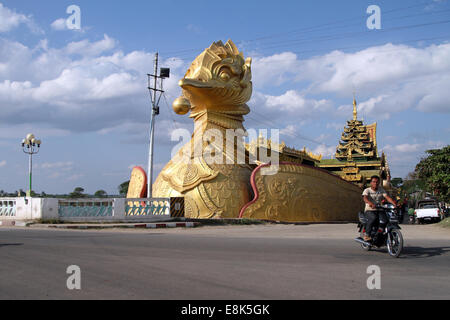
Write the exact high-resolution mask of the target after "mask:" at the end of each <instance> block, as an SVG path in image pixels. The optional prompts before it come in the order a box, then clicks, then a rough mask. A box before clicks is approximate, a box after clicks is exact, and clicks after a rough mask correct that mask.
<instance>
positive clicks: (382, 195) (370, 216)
mask: <svg viewBox="0 0 450 320" xmlns="http://www.w3.org/2000/svg"><path fill="white" fill-rule="evenodd" d="M380 182H381V179H380V177H378V176H373V177H372V178H371V179H370V188H367V189H366V190H364V192H363V197H364V202H365V203H366V208H365V211H364V214H365V216H366V218H367V224H366V232H365V234H364V241H371V240H372V238H371V236H370V232H371V230H372V226H373V224H374V223H375V222H376V221H377V219H380V220H382V221H386V222H387V221H388V218H387V216H386V213H384V211H383V210H380V209H379V208H380V206H381V201H382V200H383V199H386V200H387V201H388V202H390V203H392V204H393V205H394V206H397V203H396V202H395V201H394V200H393V199H392V198H391V197H389V195H388V194H387V193H386V191H385V190H384V189H383V188H382V187H380ZM380 227H383V226H380Z"/></svg>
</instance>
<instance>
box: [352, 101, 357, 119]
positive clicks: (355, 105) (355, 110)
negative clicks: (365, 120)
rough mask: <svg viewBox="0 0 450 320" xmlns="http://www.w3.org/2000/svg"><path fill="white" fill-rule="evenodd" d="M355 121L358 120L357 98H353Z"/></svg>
mask: <svg viewBox="0 0 450 320" xmlns="http://www.w3.org/2000/svg"><path fill="white" fill-rule="evenodd" d="M353 120H354V121H356V120H358V103H357V102H356V97H355V96H354V97H353Z"/></svg>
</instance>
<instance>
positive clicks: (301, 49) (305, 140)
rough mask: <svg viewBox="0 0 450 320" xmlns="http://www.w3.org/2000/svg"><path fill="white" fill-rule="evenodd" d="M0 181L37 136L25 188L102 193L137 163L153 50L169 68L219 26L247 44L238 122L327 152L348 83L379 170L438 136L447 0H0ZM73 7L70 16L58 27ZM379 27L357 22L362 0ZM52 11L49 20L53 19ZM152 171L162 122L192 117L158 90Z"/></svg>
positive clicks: (449, 78) (407, 158) (181, 68)
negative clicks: (244, 109) (247, 96)
mask: <svg viewBox="0 0 450 320" xmlns="http://www.w3.org/2000/svg"><path fill="white" fill-rule="evenodd" d="M0 4H1V6H0V110H1V112H0V190H1V189H3V190H5V191H9V192H12V191H15V190H18V189H24V190H25V189H27V185H26V183H27V170H28V159H27V157H26V155H25V154H23V153H22V151H21V148H20V141H21V140H22V139H23V137H24V136H25V135H26V134H27V133H29V132H33V133H35V134H36V135H37V136H38V137H39V138H41V139H42V140H43V141H44V144H43V147H42V150H41V154H39V155H38V156H37V157H36V158H35V166H34V174H35V178H34V188H33V189H35V190H36V191H38V192H41V191H45V192H47V193H65V192H70V191H72V190H73V189H74V188H75V187H78V186H82V187H84V188H85V189H86V191H87V192H90V193H94V192H95V191H96V190H99V189H104V190H106V191H107V192H108V193H110V194H114V193H116V191H117V186H118V185H119V184H120V183H121V182H123V181H125V180H127V179H128V178H129V174H130V171H131V169H130V168H131V167H132V166H134V165H142V166H144V167H146V163H147V153H148V151H147V150H148V143H147V140H148V138H147V135H148V120H149V117H150V110H149V109H150V108H149V104H150V102H149V99H148V92H147V91H146V76H145V75H146V73H149V72H151V71H152V64H153V55H154V52H155V51H159V52H160V53H161V58H162V65H163V66H168V67H171V68H172V77H171V79H170V80H169V81H166V85H165V86H166V90H167V94H166V95H167V100H168V104H169V105H170V104H171V102H172V101H173V100H174V99H175V98H177V97H178V96H179V94H180V90H179V88H178V87H177V81H178V80H179V79H180V78H181V77H182V76H183V74H184V72H185V71H186V69H187V67H188V66H189V64H190V62H191V61H192V60H193V59H194V58H195V56H196V55H198V54H200V53H201V51H202V50H203V49H204V48H206V47H208V46H209V45H210V44H211V43H212V42H213V41H217V40H223V41H226V40H228V39H232V40H233V41H234V42H235V43H236V45H237V46H238V47H239V49H240V50H242V51H244V54H245V55H246V56H251V57H253V60H254V61H253V82H254V95H253V99H252V100H251V102H250V103H249V105H250V107H251V109H252V113H251V114H250V115H249V116H248V117H247V118H246V120H247V121H246V123H245V125H246V127H247V128H255V129H258V128H263V129H264V128H278V129H280V130H281V133H282V135H281V139H282V140H284V141H286V143H287V144H288V145H289V146H293V147H297V148H299V149H302V148H303V147H304V146H306V147H307V148H308V149H309V150H312V151H314V152H318V153H322V154H324V155H325V156H326V157H330V156H331V154H332V153H333V151H334V150H335V148H336V145H337V143H338V140H339V137H340V134H341V131H342V128H343V126H344V125H345V121H346V120H347V119H349V118H351V116H352V115H351V103H352V99H353V90H355V91H356V94H357V98H358V101H359V103H360V117H363V118H364V121H365V122H366V123H372V122H378V142H379V148H380V150H384V151H385V153H386V155H387V157H388V161H389V163H390V166H391V171H392V175H393V176H395V177H397V176H400V177H404V176H406V174H407V173H408V172H410V171H412V170H413V169H414V166H415V164H416V163H417V162H418V161H419V160H420V158H421V157H422V156H423V155H424V151H425V150H427V149H430V148H436V147H442V146H444V145H447V144H448V143H449V141H450V130H449V127H450V126H449V125H448V123H449V119H450V117H449V114H450V92H449V90H448V88H449V87H450V43H449V39H450V4H449V2H448V1H433V0H428V1H425V0H417V1H361V0H354V1H331V0H327V1H277V2H273V1H227V2H226V3H223V2H216V1H192V2H186V1H162V2H161V1H130V2H123V1H103V0H97V1H60V0H58V1H25V0H13V1H5V0H0ZM72 4H76V5H78V6H79V7H80V8H81V26H82V30H80V31H77V30H67V29H65V28H64V23H61V21H63V22H64V20H65V19H67V18H68V16H69V15H68V14H67V13H66V8H67V7H68V6H69V5H72ZM374 4H375V5H378V6H379V7H380V8H381V18H382V20H381V22H382V29H381V30H368V29H367V27H366V20H367V18H368V17H369V15H368V14H367V13H366V9H367V7H368V6H369V5H374ZM58 21H59V22H60V23H58ZM161 111H162V114H161V116H160V117H158V120H157V121H158V122H157V128H156V130H157V133H156V147H155V150H156V158H155V169H156V173H158V171H159V170H160V169H161V168H162V167H163V166H164V164H165V163H166V162H167V161H168V160H169V159H170V152H171V149H172V147H173V146H174V145H175V144H176V143H175V142H171V141H170V133H171V131H172V130H173V129H175V128H180V127H183V128H192V122H191V120H190V119H189V118H188V117H186V116H185V117H181V116H177V115H175V114H174V113H173V112H171V109H170V108H169V107H168V106H166V103H165V100H163V101H162V104H161Z"/></svg>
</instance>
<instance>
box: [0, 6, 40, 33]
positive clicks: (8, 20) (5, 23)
mask: <svg viewBox="0 0 450 320" xmlns="http://www.w3.org/2000/svg"><path fill="white" fill-rule="evenodd" d="M21 24H25V25H26V26H27V27H28V28H29V29H30V30H31V31H32V32H34V33H43V31H42V30H41V29H40V28H39V27H38V26H37V25H36V24H35V23H34V21H33V19H32V17H31V16H25V15H24V14H20V13H17V12H15V11H14V10H11V9H9V8H7V7H5V6H3V4H2V3H0V33H1V32H9V31H11V30H13V29H15V28H17V27H18V26H20V25H21Z"/></svg>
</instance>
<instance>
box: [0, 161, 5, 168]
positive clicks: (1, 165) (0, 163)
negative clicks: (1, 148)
mask: <svg viewBox="0 0 450 320" xmlns="http://www.w3.org/2000/svg"><path fill="white" fill-rule="evenodd" d="M4 166H6V160H3V161H0V168H1V167H4Z"/></svg>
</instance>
